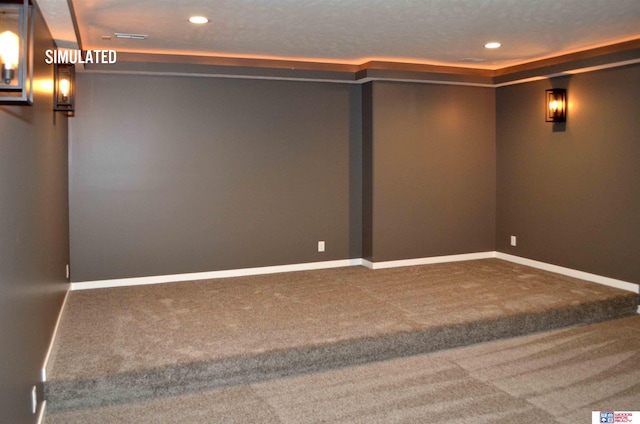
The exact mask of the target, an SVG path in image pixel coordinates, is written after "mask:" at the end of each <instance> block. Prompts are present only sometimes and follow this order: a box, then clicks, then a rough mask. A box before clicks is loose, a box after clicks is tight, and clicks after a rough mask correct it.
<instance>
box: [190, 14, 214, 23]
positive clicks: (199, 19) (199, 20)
mask: <svg viewBox="0 0 640 424" xmlns="http://www.w3.org/2000/svg"><path fill="white" fill-rule="evenodd" d="M189 22H191V23H192V24H199V25H201V24H206V23H207V22H209V19H207V18H205V17H204V16H192V17H190V18H189Z"/></svg>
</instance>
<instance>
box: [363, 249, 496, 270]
mask: <svg viewBox="0 0 640 424" xmlns="http://www.w3.org/2000/svg"><path fill="white" fill-rule="evenodd" d="M495 257H496V252H493V251H492V252H478V253H464V254H461V255H446V256H432V257H429V258H416V259H401V260H397V261H385V262H371V261H367V260H364V259H363V260H362V261H363V265H364V266H366V267H367V268H369V269H385V268H398V267H401V266H416V265H431V264H440V263H445V262H460V261H473V260H477V259H489V258H495Z"/></svg>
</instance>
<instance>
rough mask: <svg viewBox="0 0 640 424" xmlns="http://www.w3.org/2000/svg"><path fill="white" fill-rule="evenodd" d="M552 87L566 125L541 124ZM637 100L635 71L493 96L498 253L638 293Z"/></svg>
mask: <svg viewBox="0 0 640 424" xmlns="http://www.w3.org/2000/svg"><path fill="white" fill-rule="evenodd" d="M551 87H558V88H567V91H568V98H569V109H568V116H567V122H566V124H564V125H557V124H555V126H554V124H550V123H546V122H545V121H544V91H545V89H548V88H551ZM638 99H640V66H639V65H632V66H627V67H621V68H614V69H607V70H600V71H596V72H590V73H584V74H577V75H572V76H565V77H562V78H556V79H552V80H544V81H538V82H533V83H528V84H519V85H514V86H509V87H503V88H499V89H497V173H498V192H497V205H498V208H497V222H498V228H497V249H498V250H499V251H501V252H506V253H510V254H514V255H518V256H523V257H526V258H531V259H535V260H539V261H543V262H547V263H552V264H556V265H560V266H564V267H568V268H573V269H578V270H582V271H585V272H590V273H595V274H598V275H603V276H607V277H611V278H617V279H621V280H624V281H629V282H633V283H640V119H639V117H640V101H639V100H638ZM510 235H516V236H517V246H516V247H512V246H510V244H509V237H510Z"/></svg>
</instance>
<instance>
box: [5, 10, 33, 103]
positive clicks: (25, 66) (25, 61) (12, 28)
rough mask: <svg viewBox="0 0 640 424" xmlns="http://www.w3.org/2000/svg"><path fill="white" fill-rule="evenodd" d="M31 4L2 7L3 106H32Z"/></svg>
mask: <svg viewBox="0 0 640 424" xmlns="http://www.w3.org/2000/svg"><path fill="white" fill-rule="evenodd" d="M31 9H32V7H31V6H29V1H28V0H24V2H23V4H5V3H0V71H1V73H0V104H12V103H18V104H31V103H33V20H32V19H31Z"/></svg>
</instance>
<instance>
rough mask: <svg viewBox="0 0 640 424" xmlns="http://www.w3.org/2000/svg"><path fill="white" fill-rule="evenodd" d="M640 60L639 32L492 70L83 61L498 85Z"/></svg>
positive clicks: (153, 69)
mask: <svg viewBox="0 0 640 424" xmlns="http://www.w3.org/2000/svg"><path fill="white" fill-rule="evenodd" d="M630 63H640V38H638V39H634V40H629V41H624V42H621V43H617V44H612V45H607V46H602V47H598V48H594V49H590V50H584V51H580V52H575V53H570V54H565V55H559V56H554V57H550V58H546V59H541V60H535V61H531V62H527V63H523V64H519V65H515V66H508V67H504V68H500V69H496V70H491V69H482V68H470V67H457V66H446V65H435V64H418V63H402V62H385V61H369V62H365V63H362V64H359V65H354V64H342V63H327V62H310V61H295V60H277V59H257V58H241V57H218V56H188V55H175V54H156V53H140V52H118V54H117V62H116V63H115V64H103V63H94V64H85V69H86V70H88V71H95V72H117V73H139V74H159V75H188V76H211V77H215V76H218V77H237V78H256V79H257V78H262V79H288V80H312V81H326V82H342V83H356V84H362V83H365V82H368V81H376V80H378V81H385V80H386V81H408V82H435V83H445V84H463V85H480V86H487V87H498V86H502V85H509V84H517V83H520V82H525V81H530V80H532V79H537V78H548V77H551V76H556V75H559V74H563V73H572V72H578V71H580V70H585V69H598V68H602V67H613V66H622V65H627V64H630Z"/></svg>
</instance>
